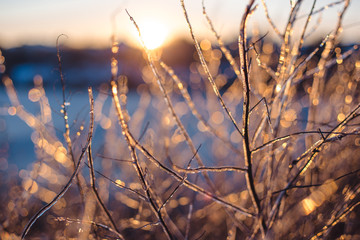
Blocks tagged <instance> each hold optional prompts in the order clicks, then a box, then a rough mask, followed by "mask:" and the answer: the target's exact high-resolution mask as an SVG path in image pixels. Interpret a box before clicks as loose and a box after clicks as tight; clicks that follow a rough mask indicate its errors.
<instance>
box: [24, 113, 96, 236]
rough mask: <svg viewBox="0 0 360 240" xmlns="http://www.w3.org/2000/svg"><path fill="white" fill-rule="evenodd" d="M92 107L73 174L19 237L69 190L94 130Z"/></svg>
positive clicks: (25, 233)
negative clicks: (85, 135) (87, 131)
mask: <svg viewBox="0 0 360 240" xmlns="http://www.w3.org/2000/svg"><path fill="white" fill-rule="evenodd" d="M93 114H94V109H90V123H89V133H88V137H87V141H86V143H85V146H84V147H83V149H82V151H81V154H80V157H79V160H78V163H77V165H76V167H75V170H74V172H73V174H72V175H71V177H70V179H69V181H68V182H67V183H66V185H65V186H64V188H63V189H62V190H61V191H60V192H59V193H58V194H57V195H56V196H55V197H54V199H53V200H51V201H50V202H49V203H48V204H46V205H45V206H44V207H42V208H41V209H40V210H39V211H38V212H37V213H36V214H35V215H34V216H33V217H32V218H31V219H30V221H29V222H28V223H27V225H26V226H25V228H24V230H23V232H22V234H21V239H24V238H25V236H26V235H27V233H28V232H29V230H30V228H31V226H32V225H33V224H34V223H35V222H36V221H37V220H38V219H39V218H40V217H41V216H42V215H43V214H44V213H45V212H46V211H48V210H49V209H50V208H51V207H52V206H53V205H55V203H57V202H58V201H59V200H60V199H61V198H62V197H63V196H64V194H65V193H66V192H67V190H69V188H70V186H71V184H72V181H73V180H74V178H75V177H76V176H77V174H78V173H79V171H80V166H81V163H82V159H83V157H84V155H85V153H86V151H87V148H88V146H89V144H90V142H91V139H92V135H93V130H94V121H93V120H94V117H93Z"/></svg>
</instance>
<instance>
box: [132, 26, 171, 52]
mask: <svg viewBox="0 0 360 240" xmlns="http://www.w3.org/2000/svg"><path fill="white" fill-rule="evenodd" d="M139 27H140V31H141V36H142V39H143V41H144V43H145V46H146V47H147V48H148V49H150V50H153V49H156V48H159V47H160V46H161V45H162V44H163V43H164V42H165V40H166V38H167V37H168V34H169V31H168V30H167V29H166V27H165V26H164V24H162V23H160V22H156V21H152V20H149V21H146V22H143V23H140V24H139Z"/></svg>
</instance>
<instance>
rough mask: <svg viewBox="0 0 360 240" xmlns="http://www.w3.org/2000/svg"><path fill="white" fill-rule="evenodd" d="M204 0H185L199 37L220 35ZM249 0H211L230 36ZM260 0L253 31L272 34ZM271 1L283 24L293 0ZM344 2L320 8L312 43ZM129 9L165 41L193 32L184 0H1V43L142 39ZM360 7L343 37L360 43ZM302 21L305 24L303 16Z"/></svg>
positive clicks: (101, 43)
mask: <svg viewBox="0 0 360 240" xmlns="http://www.w3.org/2000/svg"><path fill="white" fill-rule="evenodd" d="M336 1H338V0H318V1H317V4H316V7H315V9H319V8H320V7H322V6H324V5H327V4H330V3H333V2H336ZM201 2H202V0H185V5H186V7H187V10H188V13H189V18H190V21H191V23H192V25H193V27H194V32H195V34H196V36H197V37H199V38H208V39H210V40H214V36H213V35H212V34H211V32H210V30H209V27H208V24H207V22H206V20H205V18H204V16H203V15H202V5H201ZM312 2H313V1H312V0H304V4H303V7H302V8H301V12H302V14H306V13H308V12H309V11H310V8H311V5H312ZM246 3H247V1H246V0H241V1H240V0H205V5H206V8H207V12H208V14H209V16H210V18H211V19H212V21H213V23H214V25H215V27H216V29H217V31H218V32H219V33H220V35H221V36H222V37H223V39H224V40H225V41H231V40H235V39H236V38H237V34H238V31H239V24H240V21H241V16H242V14H243V12H244V8H245V5H246ZM256 3H257V4H258V9H257V10H256V11H255V14H254V15H253V16H252V17H251V19H250V21H249V24H248V25H249V30H250V31H249V32H251V29H260V31H261V32H262V33H266V32H268V35H267V38H270V37H271V36H275V35H274V34H273V31H272V30H271V28H270V25H269V24H268V22H267V21H266V19H265V17H264V16H265V14H264V8H263V6H262V4H261V1H260V0H257V1H256ZM266 3H267V5H268V7H269V14H270V16H271V18H272V19H273V21H274V22H275V23H276V25H277V26H278V27H279V29H281V30H283V29H284V26H285V23H286V21H287V18H288V14H289V9H290V3H291V0H266ZM342 5H343V4H339V5H337V6H336V7H332V8H329V9H328V10H326V12H323V14H321V22H320V24H318V23H317V19H318V16H320V14H318V15H316V16H314V18H313V22H312V26H314V25H319V28H318V29H317V31H316V33H317V35H314V36H313V37H312V38H308V39H307V40H306V43H311V41H312V40H314V39H316V38H317V40H318V39H319V38H321V37H324V36H325V35H326V34H327V33H328V32H329V31H331V30H332V29H333V28H334V26H335V25H336V19H337V15H338V12H339V9H340V8H341V6H342ZM125 9H127V10H128V11H129V13H130V14H131V15H132V16H133V17H134V19H135V21H136V22H137V23H138V25H139V26H140V29H141V31H143V32H144V33H145V32H146V31H148V32H150V36H149V38H158V39H157V41H159V42H163V41H165V43H167V42H169V41H171V40H172V39H174V38H177V37H187V38H189V30H188V28H187V24H186V21H185V18H184V14H183V11H182V8H181V4H180V0H106V1H93V0H31V1H29V0H0V47H2V48H11V47H16V46H21V45H50V46H54V45H55V43H56V38H57V36H58V35H60V34H66V35H67V36H68V38H67V40H66V44H68V45H70V46H73V47H79V48H82V47H93V48H96V47H108V46H110V45H111V42H110V36H111V34H112V32H113V29H114V28H115V29H116V31H115V32H116V35H117V38H118V39H119V41H120V42H122V41H124V42H126V43H128V44H130V45H138V38H137V33H136V30H135V27H134V25H133V24H132V22H131V21H130V19H129V17H128V16H127V14H126V12H125ZM359 10H360V0H353V1H352V3H351V5H350V8H349V10H348V12H347V13H346V15H345V19H344V26H345V27H344V31H343V35H342V38H341V40H342V41H344V42H345V43H359V40H360V16H359V14H358V12H359ZM114 16H115V17H114ZM111 19H115V21H112V20H111ZM303 19H305V18H303ZM114 22H115V23H116V26H115V27H114V24H113V23H114ZM299 24H300V25H299V26H302V25H303V23H301V21H299ZM311 28H312V27H310V28H309V29H311ZM160 38H161V39H160ZM155 40H156V39H155ZM155 40H154V39H153V40H149V41H155ZM275 40H276V37H275ZM277 40H278V39H277Z"/></svg>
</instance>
